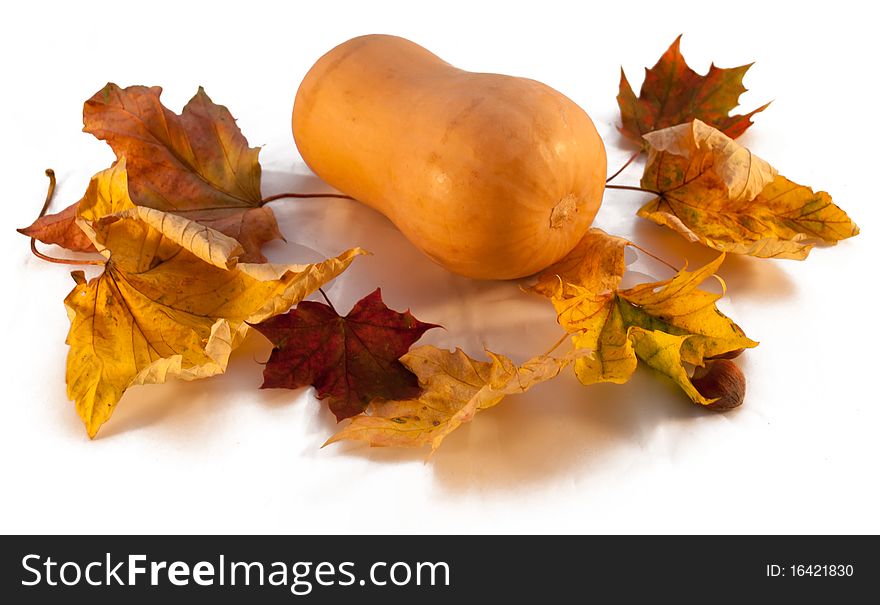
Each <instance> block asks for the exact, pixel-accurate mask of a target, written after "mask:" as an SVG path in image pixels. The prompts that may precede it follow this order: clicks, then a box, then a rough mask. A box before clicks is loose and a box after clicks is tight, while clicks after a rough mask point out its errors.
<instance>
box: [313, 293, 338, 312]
mask: <svg viewBox="0 0 880 605" xmlns="http://www.w3.org/2000/svg"><path fill="white" fill-rule="evenodd" d="M318 292H320V293H321V296H323V297H324V300H326V301H327V305H329V307H330V310H331V311H333V312H334V313H336V314H337V315H339V313H338V312H337V311H336V307H334V306H333V303H332V302H331V301H330V299H329V298H327V293H326V292H324V288H318Z"/></svg>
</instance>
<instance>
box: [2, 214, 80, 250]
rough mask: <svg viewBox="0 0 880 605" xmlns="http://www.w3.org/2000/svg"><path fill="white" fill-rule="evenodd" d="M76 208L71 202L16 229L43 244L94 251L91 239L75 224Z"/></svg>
mask: <svg viewBox="0 0 880 605" xmlns="http://www.w3.org/2000/svg"><path fill="white" fill-rule="evenodd" d="M76 209H77V204H73V205H71V206H68V207H67V208H65V209H64V210H62V211H61V212H56V213H55V214H47V215H45V216H41V217H39V218H38V219H37V220H35V221H34V222H33V224H31V225H30V226H29V227H24V228H23V229H18V230H17V231H18V232H19V233H21V234H22V235H26V236H27V237H33V238H35V239H38V240H40V241H41V242H43V243H44V244H55V245H56V246H61V247H62V248H67V249H68V250H73V251H74V252H94V251H95V246H94V245H93V244H92V240H90V239H89V236H87V235H86V234H85V233H84V232H83V230H82V229H80V228H79V225H77V224H76Z"/></svg>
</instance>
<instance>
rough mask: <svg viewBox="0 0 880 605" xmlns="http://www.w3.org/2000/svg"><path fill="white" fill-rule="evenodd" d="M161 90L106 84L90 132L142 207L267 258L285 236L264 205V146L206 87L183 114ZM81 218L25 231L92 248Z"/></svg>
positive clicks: (91, 112)
mask: <svg viewBox="0 0 880 605" xmlns="http://www.w3.org/2000/svg"><path fill="white" fill-rule="evenodd" d="M161 93H162V89H161V88H159V87H158V86H154V87H145V86H131V87H129V88H120V87H119V86H117V85H116V84H112V83H111V84H107V86H105V87H104V88H103V89H102V90H101V91H99V92H98V93H97V94H95V95H94V96H93V97H92V98H91V99H89V100H88V101H86V103H85V106H84V107H83V123H84V130H85V131H86V132H89V133H91V134H93V135H95V136H96V137H97V138H99V139H102V140H105V141H107V143H108V144H109V145H110V147H112V148H113V151H114V153H116V157H117V159H122V158H123V157H124V158H125V160H126V166H127V170H128V177H129V180H128V184H129V191H130V195H131V198H132V200H133V201H134V202H135V203H136V204H137V205H139V206H146V207H148V208H155V209H157V210H162V211H163V212H170V213H173V214H177V215H179V216H183V217H185V218H187V219H190V220H192V221H196V222H197V223H200V224H202V225H206V226H208V227H211V228H212V229H215V230H217V231H219V232H221V233H223V234H225V235H228V236H230V237H232V238H234V239H236V240H238V241H239V242H240V243H241V245H242V247H243V248H244V253H243V255H242V256H241V259H240V260H241V261H243V262H258V261H265V257H263V255H262V253H261V252H260V248H261V247H262V246H263V244H265V243H266V242H269V241H271V240H273V239H276V238H281V237H282V236H281V232H280V231H279V230H278V224H277V223H276V221H275V215H274V213H273V212H272V210H271V209H270V208H267V207H265V206H263V205H262V195H261V192H260V175H261V169H260V163H259V161H258V154H259V149H255V148H251V147H249V146H248V143H247V140H246V139H245V138H244V136H243V135H242V134H241V131H240V130H239V128H238V126H237V125H236V124H235V119H234V118H233V117H232V114H230V113H229V110H228V109H227V108H226V107H224V106H222V105H216V104H215V103H213V102H212V101H211V99H210V98H208V95H207V94H205V91H204V90H203V89H202V88H199V90H198V92H197V93H196V95H195V96H194V97H193V98H192V99H191V100H190V101H189V103H187V105H186V107H184V108H183V112H182V113H181V114H180V115H177V114H175V113H174V112H172V111H170V110H168V109H167V108H166V107H165V106H163V105H162V103H161V101H160V98H159V97H160V95H161ZM78 203H79V202H77V204H78ZM74 206H76V204H74ZM75 217H76V209H75V208H74V207H70V208H67V209H65V210H63V211H61V212H60V213H57V214H53V215H49V216H45V217H41V218H40V219H38V220H37V221H36V222H35V223H34V224H33V225H31V226H30V227H27V228H25V229H21V230H20V231H21V232H22V233H24V234H25V235H28V236H32V237H35V238H37V239H39V240H40V241H42V242H44V243H50V244H58V245H61V246H64V247H66V248H69V249H71V250H80V251H86V250H91V249H92V248H91V246H90V244H91V242H89V241H88V238H86V237H84V236H80V235H79V231H78V227H77V226H76V224H75Z"/></svg>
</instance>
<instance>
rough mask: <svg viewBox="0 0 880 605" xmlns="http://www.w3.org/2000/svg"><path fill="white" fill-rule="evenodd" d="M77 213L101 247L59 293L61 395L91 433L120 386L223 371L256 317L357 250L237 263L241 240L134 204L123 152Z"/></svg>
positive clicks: (322, 278) (326, 275)
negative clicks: (97, 267) (99, 264)
mask: <svg viewBox="0 0 880 605" xmlns="http://www.w3.org/2000/svg"><path fill="white" fill-rule="evenodd" d="M77 220H78V223H79V225H80V227H81V228H82V229H83V231H84V232H85V233H86V234H87V235H88V236H89V238H90V239H91V241H92V243H93V244H94V245H95V248H96V249H97V250H98V251H99V252H100V253H101V254H102V255H103V256H105V257H106V258H107V261H106V265H105V268H104V272H103V273H102V274H101V275H100V276H98V277H96V278H94V279H92V280H91V281H88V282H86V281H85V277H84V276H83V274H82V272H76V273H75V274H74V278H75V280H76V281H77V285H76V287H75V288H74V289H73V290H72V291H71V292H70V294H69V295H68V296H67V298H66V299H65V305H66V307H67V309H68V315H69V316H70V320H71V326H70V331H69V333H68V336H67V343H68V344H69V345H70V351H69V354H68V357H67V389H68V396H69V397H70V398H71V399H73V400H74V401H75V402H76V409H77V412H78V413H79V415H80V417H81V418H82V420H83V422H84V423H85V425H86V429H87V431H88V434H89V436H91V437H93V436H94V435H95V434H96V433H97V431H98V429H99V428H100V426H101V425H102V424H103V423H104V422H106V421H107V420H108V419H109V418H110V415H111V414H112V412H113V410H114V409H115V407H116V404H117V402H118V401H119V399H120V398H121V397H122V394H123V393H124V392H125V390H126V389H127V388H128V387H130V386H132V385H136V384H148V383H159V382H164V381H165V380H166V379H167V378H168V377H169V376H176V377H179V378H183V379H187V380H193V379H196V378H203V377H207V376H212V375H214V374H218V373H221V372H223V371H224V370H225V368H226V363H227V360H228V358H229V354H230V352H231V350H232V349H233V348H234V347H235V346H236V345H237V344H238V343H239V342H241V340H242V338H243V337H244V335H245V334H246V332H247V330H248V325H247V322H259V321H262V320H264V319H266V318H268V317H270V316H272V315H275V314H278V313H283V312H285V311H286V310H287V309H288V308H289V307H290V306H291V305H294V304H296V303H297V302H299V301H300V300H302V298H304V297H305V296H307V295H308V294H309V293H311V292H313V291H314V290H316V289H317V288H318V287H320V286H321V285H322V284H323V283H325V282H326V281H327V280H329V279H332V278H333V277H335V276H336V275H338V274H340V273H341V272H342V271H344V270H345V269H346V268H347V267H348V265H349V264H350V263H351V261H352V260H353V258H354V257H355V256H356V255H358V254H361V253H363V251H362V250H360V249H352V250H349V251H347V252H345V253H343V254H341V255H340V256H338V257H336V258H332V259H329V260H327V261H324V262H321V263H316V264H312V265H272V264H267V263H265V264H248V263H238V262H237V257H238V255H239V254H240V253H241V252H242V248H241V246H240V244H239V243H238V242H237V241H236V240H234V239H232V238H230V237H228V236H226V235H223V234H222V233H220V232H218V231H215V230H214V229H211V228H209V227H206V226H204V225H200V224H198V223H195V222H193V221H191V220H189V219H186V218H184V217H181V216H178V215H175V214H169V213H166V212H162V211H160V210H156V209H153V208H145V207H142V206H136V205H135V204H134V203H133V202H132V200H131V198H130V197H129V193H128V183H127V176H126V164H125V160H124V159H122V160H120V161H119V162H118V163H117V165H116V166H114V167H112V168H109V169H107V170H105V171H103V172H100V173H98V174H97V175H96V176H95V177H93V178H92V180H91V183H90V184H89V188H88V191H87V192H86V195H85V197H84V198H83V201H82V203H81V204H80V205H79V207H78V219H77Z"/></svg>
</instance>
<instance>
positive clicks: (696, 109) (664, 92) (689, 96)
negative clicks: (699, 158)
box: [617, 36, 769, 145]
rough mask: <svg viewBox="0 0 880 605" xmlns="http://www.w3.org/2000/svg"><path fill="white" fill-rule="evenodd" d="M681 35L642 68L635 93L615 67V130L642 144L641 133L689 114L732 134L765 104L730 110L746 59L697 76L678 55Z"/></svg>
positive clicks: (744, 126)
mask: <svg viewBox="0 0 880 605" xmlns="http://www.w3.org/2000/svg"><path fill="white" fill-rule="evenodd" d="M680 45H681V36H679V37H678V38H676V39H675V42H673V43H672V45H671V46H670V47H669V49H668V50H667V51H666V52H665V53H663V56H662V57H660V60H659V61H657V64H656V65H654V67H652V68H651V69H645V81H644V82H643V83H642V88H641V90H640V91H639V96H638V97H636V95H635V93H634V92H633V89H632V87H631V86H630V84H629V81H628V80H627V79H626V74H625V73H624V72H623V69H622V68H621V70H620V92H619V94H618V95H617V104H618V105H619V106H620V117H621V121H622V125H621V127H620V132H621V133H622V134H623V135H624V136H625V137H627V138H629V139H632V140H633V141H635V142H637V143H639V144H640V145H641V144H643V142H642V135H643V134H645V133H648V132H651V131H654V130H659V129H661V128H667V127H669V126H675V125H677V124H682V123H684V122H689V121H691V120H694V119H699V120H702V121H703V122H705V123H707V124H709V125H711V126H714V127H715V128H717V129H718V130H720V131H721V132H723V133H724V134H726V135H727V136H729V137H731V138H734V139H735V138H736V137H738V136H740V135H741V134H742V133H743V132H745V131H746V129H747V128H748V127H749V126H751V125H752V121H751V118H752V116H753V115H755V114H756V113H758V112H759V111H763V110H765V109H766V108H767V106H768V105H769V103H767V104H766V105H762V106H761V107H759V108H757V109H755V110H754V111H750V112H749V113H747V114H745V115H730V111H731V110H732V109H733V108H735V107H736V106H737V105H739V97H740V95H741V94H742V93H744V92H746V88H745V87H744V86H743V84H742V80H743V76H744V75H745V74H746V72H747V71H748V70H749V68H750V67H751V66H752V64H751V63H749V64H747V65H741V66H739V67H733V68H730V69H725V68H721V67H715V64H714V63H713V64H712V66H711V67H709V73H708V74H706V75H705V76H701V75H700V74H698V73H697V72H695V71H694V70H692V69H691V68H690V67H688V64H687V63H686V62H685V60H684V57H683V56H682V54H681V49H680Z"/></svg>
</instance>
